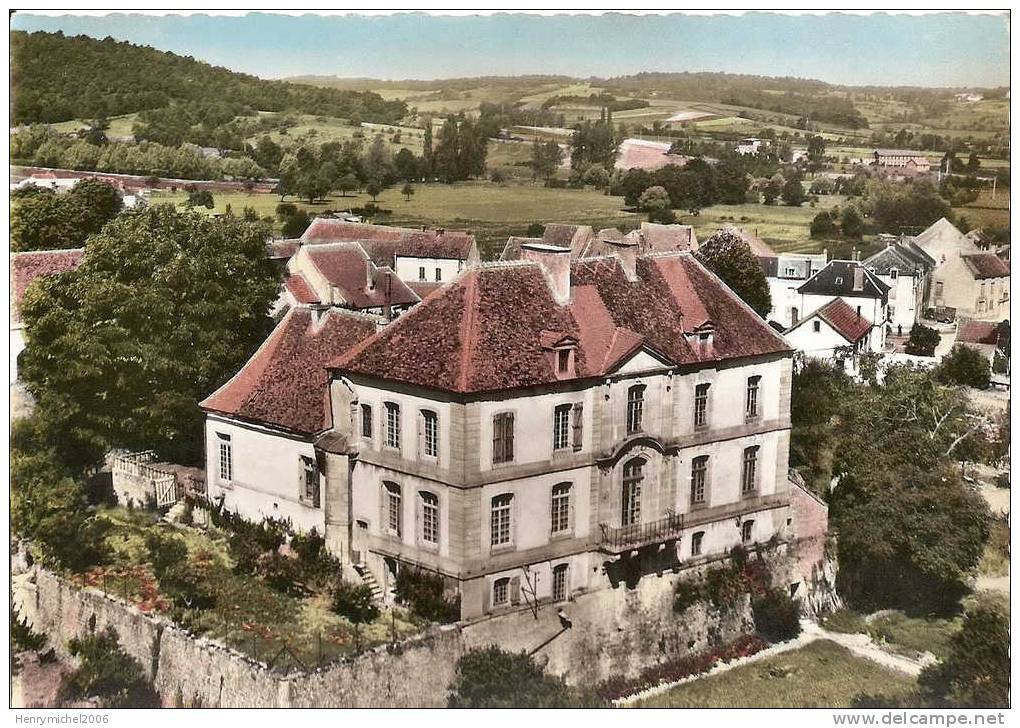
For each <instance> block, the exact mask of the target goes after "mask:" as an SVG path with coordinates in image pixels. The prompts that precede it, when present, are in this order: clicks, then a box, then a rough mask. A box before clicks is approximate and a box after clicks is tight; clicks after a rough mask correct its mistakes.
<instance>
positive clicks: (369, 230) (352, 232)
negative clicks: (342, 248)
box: [301, 217, 407, 243]
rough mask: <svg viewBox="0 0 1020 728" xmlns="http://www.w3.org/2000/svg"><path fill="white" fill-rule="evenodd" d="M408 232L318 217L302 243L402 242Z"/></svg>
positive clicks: (306, 231)
mask: <svg viewBox="0 0 1020 728" xmlns="http://www.w3.org/2000/svg"><path fill="white" fill-rule="evenodd" d="M405 232H407V230H406V229H405V228H396V227H387V226H385V225H368V224H367V223H362V222H346V221H344V220H338V219H336V218H332V217H317V218H315V219H314V220H312V224H311V225H309V226H308V227H307V228H306V229H305V232H304V234H303V235H302V236H301V240H302V242H306V243H309V242H337V243H338V242H349V241H352V240H400V238H401V237H402V236H403V235H404V233H405Z"/></svg>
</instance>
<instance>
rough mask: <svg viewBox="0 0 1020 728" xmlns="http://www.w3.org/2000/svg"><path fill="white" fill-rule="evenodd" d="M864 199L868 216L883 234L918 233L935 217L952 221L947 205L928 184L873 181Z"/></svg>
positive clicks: (933, 220)
mask: <svg viewBox="0 0 1020 728" xmlns="http://www.w3.org/2000/svg"><path fill="white" fill-rule="evenodd" d="M867 200H868V204H870V206H871V216H872V217H873V218H874V220H875V222H876V223H877V224H878V225H879V226H880V227H881V228H882V229H883V230H885V231H887V232H900V231H913V230H921V229H923V228H926V227H928V226H929V225H931V224H932V223H933V222H935V221H936V220H938V219H939V218H942V217H945V218H947V219H949V220H950V221H952V218H953V212H952V209H951V207H950V205H949V202H948V201H946V200H945V199H944V198H943V197H941V196H940V195H939V192H938V190H937V189H936V188H935V186H934V185H932V184H931V183H930V182H924V181H919V182H912V183H909V184H906V185H903V184H893V183H892V182H889V181H878V180H873V181H872V182H869V183H868V186H867Z"/></svg>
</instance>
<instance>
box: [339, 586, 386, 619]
mask: <svg viewBox="0 0 1020 728" xmlns="http://www.w3.org/2000/svg"><path fill="white" fill-rule="evenodd" d="M333 611H334V612H336V613H337V614H339V615H340V616H341V617H346V618H347V619H349V620H350V621H351V622H353V623H354V624H364V623H367V622H373V621H375V619H376V618H377V617H378V616H379V607H378V606H376V604H375V599H373V598H372V590H371V589H369V588H368V586H367V585H365V584H351V583H350V582H347V581H341V582H340V583H339V584H337V585H336V587H335V588H334V589H333Z"/></svg>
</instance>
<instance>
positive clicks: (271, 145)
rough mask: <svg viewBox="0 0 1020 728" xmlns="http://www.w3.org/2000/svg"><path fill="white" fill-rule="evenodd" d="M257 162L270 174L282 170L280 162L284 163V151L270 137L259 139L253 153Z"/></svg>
mask: <svg viewBox="0 0 1020 728" xmlns="http://www.w3.org/2000/svg"><path fill="white" fill-rule="evenodd" d="M252 157H253V159H254V160H255V162H256V163H257V164H258V165H259V166H260V167H262V169H264V170H266V171H267V172H270V173H275V172H277V171H278V170H279V169H280V162H281V161H283V149H281V148H280V145H279V144H277V143H276V142H274V141H273V140H272V139H271V138H270V137H269V136H263V137H259V140H258V141H257V142H256V143H255V149H254V150H253V152H252Z"/></svg>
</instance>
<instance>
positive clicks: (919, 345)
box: [904, 324, 940, 356]
mask: <svg viewBox="0 0 1020 728" xmlns="http://www.w3.org/2000/svg"><path fill="white" fill-rule="evenodd" d="M939 340H940V337H939V332H938V331H936V330H935V329H933V328H930V327H928V326H924V325H923V324H914V325H913V326H912V327H911V328H910V338H909V339H908V340H907V345H906V347H904V351H906V353H908V354H912V355H914V356H935V347H936V346H938V345H939Z"/></svg>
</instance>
